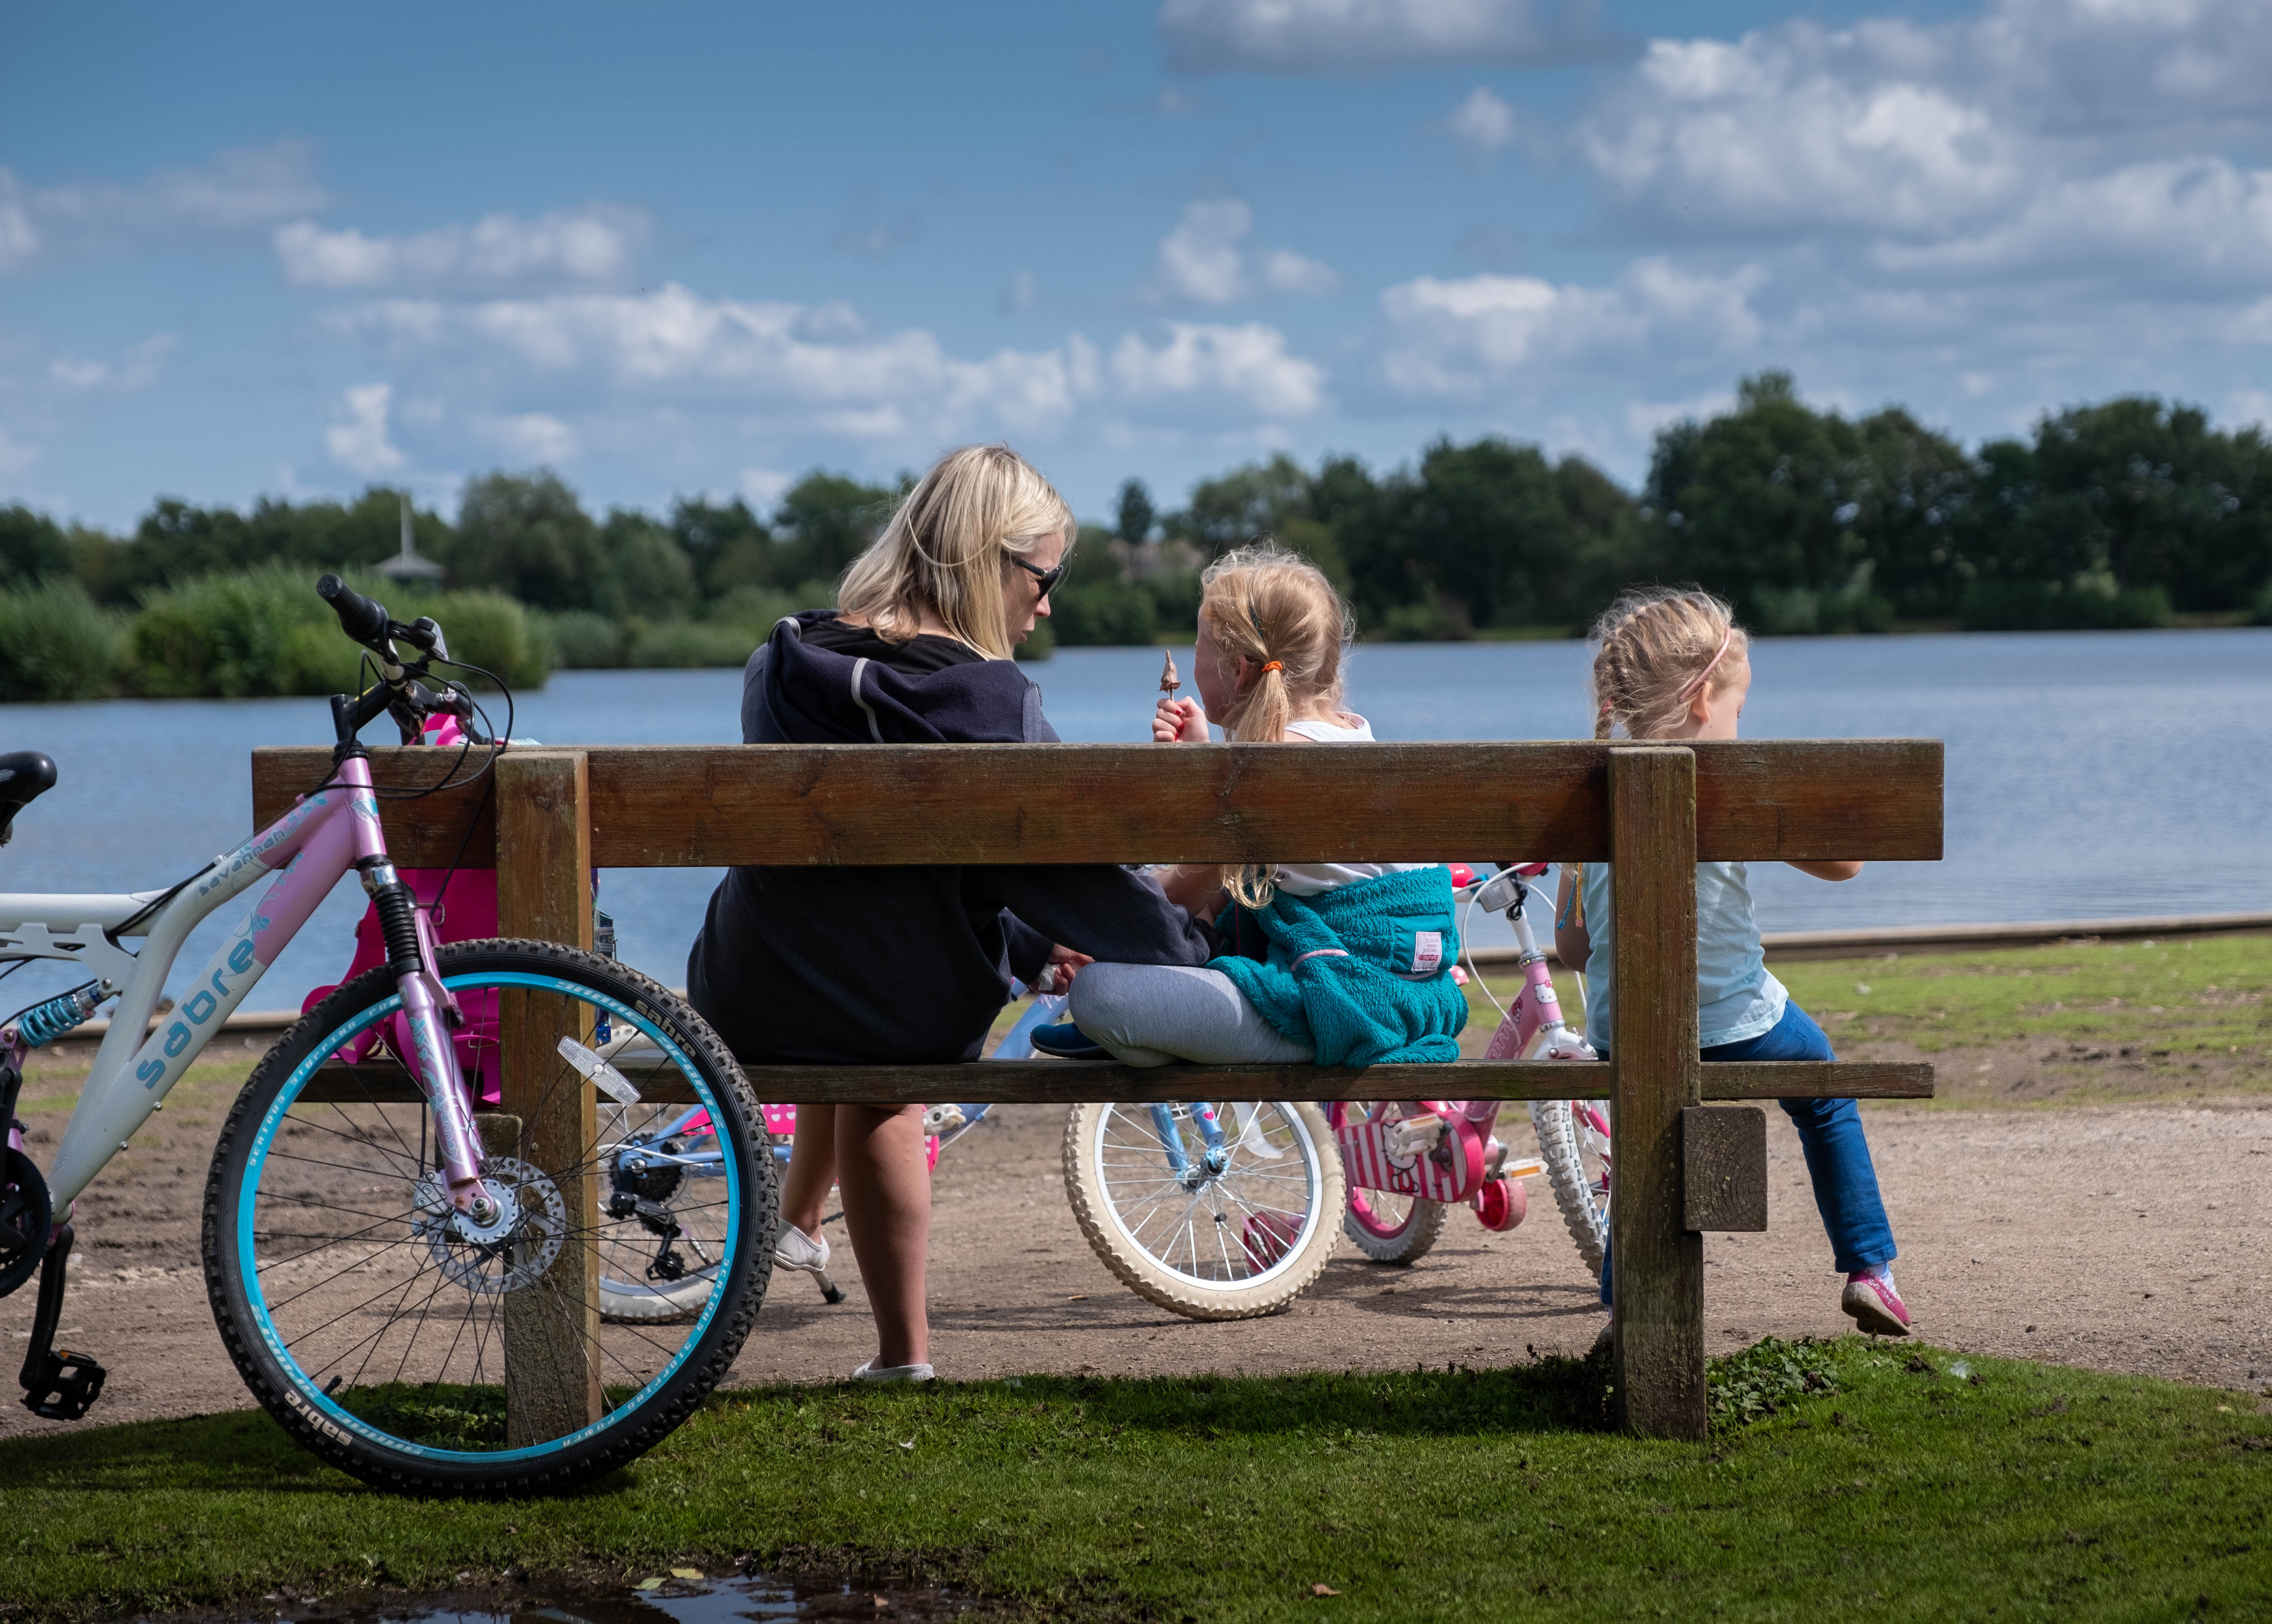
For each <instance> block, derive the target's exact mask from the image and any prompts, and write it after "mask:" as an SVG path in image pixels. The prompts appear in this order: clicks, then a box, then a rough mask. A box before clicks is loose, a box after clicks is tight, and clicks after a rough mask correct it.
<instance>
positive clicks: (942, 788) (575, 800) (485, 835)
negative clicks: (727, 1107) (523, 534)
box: [253, 740, 1942, 1438]
mask: <svg viewBox="0 0 2272 1624" xmlns="http://www.w3.org/2000/svg"><path fill="white" fill-rule="evenodd" d="M454 757H455V752H450V753H448V754H447V755H445V753H443V752H440V751H435V750H427V749H411V750H400V749H381V750H375V751H373V752H372V769H373V775H374V777H375V778H376V779H377V782H378V783H379V784H380V785H381V786H395V787H411V786H417V787H424V786H427V785H430V784H431V783H433V782H434V781H435V780H436V778H437V777H438V776H439V774H440V772H441V771H442V769H443V768H444V767H445V765H446V764H448V763H449V762H450V761H451V760H452V759H454ZM328 759H329V755H328V752H326V751H324V750H320V749H264V750H259V751H257V752H255V754H254V756H253V817H254V820H255V823H256V826H258V824H259V823H264V822H265V821H266V820H268V819H271V818H273V817H275V816H278V815H279V814H280V812H281V811H282V810H283V809H284V808H286V807H288V805H289V804H290V802H291V799H292V796H293V795H294V794H295V793H297V792H298V791H300V790H303V789H304V788H305V787H307V786H309V785H311V784H314V783H317V782H319V781H321V779H322V778H323V777H324V776H325V771H326V768H327V765H328ZM1941 781H1942V752H1941V746H1940V744H1939V741H1933V740H1852V741H1725V742H1709V743H1707V742H1697V743H1693V744H1685V745H1678V746H1673V745H1663V744H1626V743H1614V744H1612V743H1596V742H1573V743H1536V744H1376V745H1359V746H1347V745H1344V746H1337V747H1334V748H1332V749H1302V748H1300V747H1298V746H1297V747H1290V748H1289V747H1286V746H1278V745H1269V746H1262V745H1230V744H1225V745H1200V746H1183V747H1179V748H1177V749H1172V750H1163V749H1159V748H1157V747H1156V746H1142V745H1136V746H1122V745H932V746H887V745H819V746H797V745H716V746H668V745H666V746H622V745H595V746H592V747H590V748H587V749H532V750H527V751H520V750H515V751H512V752H510V753H508V754H507V755H506V756H504V757H503V758H502V759H501V760H500V761H499V762H498V764H497V784H496V786H495V791H494V793H493V794H491V795H490V797H489V800H488V801H487V803H486V805H482V804H481V803H482V794H481V792H480V791H478V790H473V791H463V790H461V791H453V792H449V793H442V794H437V795H434V796H430V797H428V798H425V799H421V800H415V801H386V802H385V803H384V813H385V821H386V829H387V838H388V841H389V844H390V846H391V848H392V853H393V855H394V858H395V860H396V861H397V862H398V863H399V864H401V865H402V866H404V867H415V868H443V867H446V866H447V865H448V864H449V863H450V862H451V861H452V859H453V858H456V857H457V855H458V853H459V851H460V841H461V840H465V841H466V844H465V846H464V856H463V858H462V859H461V861H462V862H463V864H464V865H465V866H467V867H476V868H478V867H489V866H492V865H493V866H495V867H496V868H497V891H498V908H499V918H500V921H501V929H502V930H503V931H504V934H505V935H515V936H534V937H538V938H543V939H549V940H552V941H557V942H571V943H575V944H579V945H582V946H585V947H589V946H590V945H591V933H592V899H591V892H590V888H589V884H588V882H587V875H589V873H590V871H591V870H592V869H593V868H595V867H596V868H674V867H684V868H719V867H726V866H730V865H738V864H761V865H780V866H789V867H794V866H804V865H833V864H877V865H893V864H922V863H1025V864H1031V863H1081V862H1267V861H1327V862H1331V861H1344V862H1346V861H1376V862H1378V861H1430V860H1459V859H1474V858H1477V857H1494V858H1497V857H1505V858H1515V857H1520V858H1522V859H1525V860H1538V859H1544V860H1557V861H1561V860H1583V861H1592V862H1601V861H1614V862H1615V863H1616V872H1615V879H1614V896H1615V899H1616V908H1617V917H1618V930H1617V934H1616V938H1615V942H1616V946H1615V952H1616V955H1617V965H1616V973H1617V980H1618V1009H1619V1010H1620V1017H1619V1021H1618V1027H1619V1031H1618V1043H1617V1050H1616V1054H1615V1056H1614V1059H1613V1061H1612V1062H1611V1064H1609V1065H1605V1066H1603V1067H1600V1068H1590V1067H1573V1066H1569V1065H1560V1064H1553V1063H1549V1062H1495V1061H1480V1060H1476V1061H1458V1062H1452V1063H1451V1064H1448V1065H1440V1066H1375V1067H1371V1068H1370V1069H1328V1068H1323V1067H1314V1066H1222V1067H1198V1066H1172V1067H1163V1068H1160V1069H1132V1068H1126V1067H1121V1066H1116V1065H1108V1064H1088V1063H1066V1062H1055V1063H1048V1064H1042V1063H1036V1062H983V1063H978V1064H973V1065H955V1066H845V1067H806V1066H787V1067H784V1066H753V1067H751V1068H749V1069H748V1070H749V1073H750V1079H751V1084H753V1085H754V1086H755V1088H756V1091H757V1093H758V1096H759V1098H760V1099H775V1100H789V1101H795V1102H796V1103H799V1104H813V1103H826V1102H833V1101H846V1100H849V1101H866V1102H873V1103H879V1104H889V1103H898V1102H905V1101H936V1100H941V1099H956V1100H970V1101H984V1102H989V1103H992V1102H1013V1101H1022V1102H1039V1103H1048V1104H1065V1105H1072V1104H1075V1103H1079V1102H1080V1101H1084V1100H1103V1099H1112V1100H1130V1101H1151V1100H1180V1099H1357V1098H1363V1099H1397V1098H1417V1097H1423V1096H1424V1097H1428V1098H1446V1097H1448V1098H1454V1099H1558V1098H1589V1097H1590V1098H1605V1099H1610V1100H1611V1102H1612V1107H1613V1108H1612V1115H1611V1121H1612V1133H1613V1143H1612V1146H1611V1154H1612V1158H1613V1160H1614V1163H1615V1166H1616V1167H1617V1196H1616V1200H1615V1202H1614V1203H1612V1208H1611V1221H1612V1223H1613V1225H1614V1226H1615V1229H1614V1246H1615V1249H1616V1254H1617V1271H1618V1291H1617V1307H1616V1311H1615V1314H1614V1315H1613V1316H1612V1321H1611V1323H1612V1326H1613V1342H1614V1346H1615V1368H1614V1374H1613V1376H1612V1381H1613V1382H1614V1384H1615V1388H1616V1402H1617V1405H1618V1413H1619V1415H1620V1418H1621V1419H1622V1421H1623V1423H1624V1425H1625V1426H1626V1427H1628V1428H1629V1429H1631V1430H1633V1431H1635V1432H1638V1433H1643V1434H1655V1435H1661V1436H1668V1437H1679V1438H1700V1437H1702V1436H1703V1435H1704V1434H1705V1432H1706V1427H1707V1421H1706V1416H1707V1409H1706V1389H1705V1376H1704V1332H1703V1239H1702V1233H1701V1232H1702V1231H1703V1230H1704V1229H1707V1228H1721V1227H1745V1226H1750V1227H1763V1226H1764V1218H1763V1217H1762V1216H1761V1215H1763V1213H1764V1210H1765V1207H1764V1203H1765V1184H1764V1170H1763V1166H1761V1164H1760V1152H1759V1151H1758V1149H1757V1146H1758V1145H1759V1144H1763V1143H1764V1141H1763V1135H1762V1131H1761V1130H1760V1129H1757V1128H1755V1127H1754V1126H1753V1123H1754V1122H1755V1121H1756V1120H1757V1111H1756V1109H1755V1108H1749V1109H1745V1110H1744V1111H1743V1114H1742V1115H1741V1116H1739V1117H1737V1118H1736V1119H1735V1120H1733V1121H1730V1119H1729V1115H1728V1114H1726V1113H1725V1112H1715V1111H1714V1110H1712V1108H1710V1107H1708V1106H1705V1104H1704V1102H1705V1101H1707V1100H1743V1099H1820V1098H1843V1097H1865V1098H1878V1099H1892V1098H1905V1099H1917V1098H1924V1097H1928V1096H1930V1095H1931V1094H1932V1069H1931V1068H1930V1067H1927V1066H1912V1065H1873V1064H1852V1063H1839V1064H1816V1063H1794V1062H1776V1063H1751V1064H1739V1065H1715V1066H1710V1067H1707V1066H1704V1065H1702V1064H1700V1062H1699V1060H1698V1056H1697V1008H1696V921H1695V910H1696V887H1695V865H1696V863H1697V862H1699V861H1700V860H1705V861H1711V860H1739V861H1751V862H1769V861H1782V860H1791V859H1799V860H1809V859H1813V860H1836V859H1866V860H1879V861H1885V860H1938V859H1939V856H1940V852H1941ZM477 805H478V806H480V807H481V810H480V820H479V823H477V825H476V827H475V830H474V831H473V834H472V837H471V838H470V839H469V840H467V838H466V819H467V816H469V815H472V814H473V813H474V812H475V808H476V807H477ZM698 927H699V920H696V919H695V918H693V917H691V916H690V917H689V918H688V920H686V931H687V935H688V939H689V941H690V942H691V939H692V937H693V935H694V932H695V931H696V929H697V928H698ZM506 1108H507V1109H508V1110H510V1109H512V1108H513V1102H512V1100H510V1099H509V1100H508V1101H507V1102H506ZM585 1109H586V1111H587V1112H588V1110H589V1104H588V1101H587V1104H586V1106H585ZM589 1183H590V1181H587V1186H588V1185H589ZM595 1199H596V1198H595V1196H594V1193H593V1191H592V1190H591V1189H590V1188H587V1191H586V1202H587V1211H588V1210H590V1204H591V1203H592V1202H594V1200H595ZM564 1261H565V1260H564ZM558 1266H559V1265H556V1267H558ZM507 1380H508V1384H510V1382H511V1380H512V1354H511V1349H510V1348H508V1356H507Z"/></svg>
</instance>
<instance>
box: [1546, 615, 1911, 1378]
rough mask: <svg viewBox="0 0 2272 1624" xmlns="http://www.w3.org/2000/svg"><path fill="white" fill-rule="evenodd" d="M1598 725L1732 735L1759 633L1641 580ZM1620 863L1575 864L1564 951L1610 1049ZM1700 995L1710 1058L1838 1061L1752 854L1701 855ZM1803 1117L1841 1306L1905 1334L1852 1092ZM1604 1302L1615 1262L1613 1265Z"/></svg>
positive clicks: (1856, 867) (1801, 1112)
mask: <svg viewBox="0 0 2272 1624" xmlns="http://www.w3.org/2000/svg"><path fill="white" fill-rule="evenodd" d="M1589 641H1591V643H1592V644H1593V645H1594V651H1595V652H1594V672H1593V700H1594V736H1595V737H1596V738H1597V739H1610V738H1615V737H1617V736H1618V735H1619V734H1623V735H1624V736H1625V737H1626V738H1629V739H1664V740H1679V739H1732V738H1734V737H1736V731H1737V723H1738V719H1740V718H1741V717H1742V715H1743V711H1744V700H1745V697H1746V696H1747V695H1748V694H1749V693H1750V692H1751V687H1752V666H1751V640H1750V639H1749V638H1748V637H1745V635H1744V629H1743V628H1742V627H1740V626H1738V625H1737V624H1736V621H1735V616H1734V615H1733V613H1732V612H1731V611H1730V609H1729V607H1728V606H1727V605H1726V604H1724V603H1723V602H1721V601H1720V600H1719V599H1717V598H1715V597H1713V596H1712V595H1711V594H1710V593H1709V592H1698V591H1694V590H1690V591H1686V592H1682V591H1677V590H1674V589H1672V588H1669V587H1661V586H1651V587H1634V588H1631V589H1629V590H1627V591H1626V592H1624V593H1622V594H1621V595H1620V596H1619V597H1618V600H1617V601H1616V602H1615V603H1613V604H1611V606H1610V608H1609V612H1608V613H1607V614H1605V615H1603V616H1602V618H1601V619H1600V620H1599V621H1597V622H1595V624H1594V629H1593V632H1592V635H1591V637H1590V638H1589ZM1791 867H1792V868H1797V869H1798V870H1799V871H1800V872H1801V873H1804V874H1811V875H1813V876H1814V877H1815V878H1817V879H1819V880H1850V879H1852V878H1853V877H1854V876H1855V875H1857V874H1859V873H1860V872H1861V871H1862V865H1861V864H1860V863H1857V862H1794V863H1792V864H1791ZM1610 897H1611V889H1610V867H1609V865H1608V864H1606V863H1588V864H1585V865H1583V866H1582V868H1579V869H1578V870H1577V871H1576V872H1574V873H1573V871H1572V870H1570V869H1565V870H1564V872H1563V875H1562V882H1561V890H1560V894H1559V897H1558V901H1557V905H1556V910H1555V921H1554V945H1555V950H1556V951H1557V952H1558V954H1559V955H1560V956H1561V958H1562V962H1563V963H1564V964H1566V965H1569V966H1570V967H1571V968H1572V969H1573V970H1575V971H1577V972H1580V973H1581V975H1583V976H1584V977H1585V978H1586V1017H1587V1019H1586V1028H1587V1030H1586V1036H1587V1038H1588V1040H1590V1041H1591V1042H1592V1044H1593V1045H1594V1047H1595V1048H1596V1049H1597V1050H1599V1051H1600V1052H1601V1053H1602V1054H1603V1055H1605V1056H1606V1055H1607V1054H1609V1052H1610V1046H1611V1044H1612V1043H1613V1042H1614V1041H1615V1040H1616V1017H1617V984H1616V982H1615V980H1613V979H1612V976H1611V971H1612V969H1613V967H1614V964H1615V955H1614V954H1613V953H1612V952H1611V942H1612V938H1613V936H1614V934H1615V928H1616V922H1615V920H1614V918H1613V917H1612V915H1611V907H1610ZM1696 980H1697V987H1696V1002H1697V1027H1698V1038H1699V1042H1700V1046H1701V1047H1702V1049H1703V1057H1704V1059H1705V1060H1707V1061H1746V1060H1835V1059H1837V1058H1838V1057H1837V1055H1836V1054H1834V1053H1833V1052H1832V1050H1831V1047H1830V1040H1829V1039H1827V1038H1826V1037H1825V1036H1824V1035H1823V1032H1822V1028H1821V1027H1820V1026H1818V1025H1817V1024H1815V1023H1814V1021H1813V1019H1812V1017H1809V1016H1808V1014H1807V1013H1806V1011H1805V1010H1804V1009H1800V1008H1799V1007H1798V1005H1797V1003H1795V1002H1792V1001H1791V998H1790V994H1789V993H1787V992H1786V991H1785V990H1784V989H1783V986H1782V982H1780V981H1778V980H1775V977H1774V976H1773V975H1772V974H1770V973H1769V972H1768V967H1767V962H1766V958H1765V956H1764V954H1763V953H1762V952H1761V950H1760V931H1759V926H1758V924H1757V923H1756V922H1755V921H1754V920H1753V915H1752V893H1751V888H1750V885H1749V883H1748V880H1747V876H1746V875H1745V866H1744V865H1743V864H1742V863H1699V864H1697V865H1696ZM1780 1103H1781V1104H1782V1108H1783V1109H1784V1111H1786V1112H1787V1113H1789V1114H1790V1120H1791V1122H1792V1125H1793V1126H1794V1127H1796V1128H1797V1129H1798V1139H1799V1144H1800V1145H1801V1146H1802V1147H1803V1148H1804V1150H1805V1153H1806V1172H1807V1176H1808V1178H1809V1179H1810V1180H1811V1181H1812V1183H1813V1186H1814V1204H1815V1207H1816V1209H1817V1211H1820V1213H1821V1215H1822V1226H1823V1228H1824V1229H1825V1230H1826V1231H1827V1232H1828V1233H1829V1237H1830V1245H1831V1250H1832V1252H1833V1255H1834V1256H1835V1263H1836V1266H1837V1268H1838V1269H1839V1270H1842V1272H1843V1273H1844V1274H1845V1276H1846V1285H1845V1289H1844V1291H1843V1292H1842V1295H1841V1297H1840V1300H1839V1307H1841V1308H1842V1310H1843V1311H1844V1312H1845V1313H1846V1314H1848V1315H1850V1316H1852V1318H1853V1319H1854V1320H1855V1321H1856V1322H1858V1323H1859V1325H1860V1326H1861V1328H1862V1329H1863V1330H1865V1331H1872V1332H1874V1333H1876V1334H1878V1335H1880V1336H1888V1337H1906V1336H1907V1335H1909V1334H1910V1330H1912V1329H1914V1323H1913V1322H1912V1321H1911V1320H1910V1313H1909V1309H1908V1307H1906V1306H1905V1305H1904V1304H1903V1303H1902V1299H1901V1295H1900V1293H1899V1292H1896V1291H1895V1289H1894V1273H1893V1261H1894V1252H1895V1248H1894V1232H1893V1226H1892V1225H1891V1224H1890V1223H1888V1222H1887V1218H1886V1205H1885V1202H1884V1201H1883V1199H1882V1198H1881V1197H1880V1195H1879V1193H1878V1175H1877V1171H1876V1169H1875V1168H1874V1167H1872V1165H1871V1162H1870V1146H1869V1143H1868V1141H1867V1140H1866V1139H1865V1137H1864V1136H1863V1132H1862V1114H1861V1112H1860V1110H1859V1109H1858V1108H1857V1106H1856V1105H1855V1103H1854V1102H1853V1101H1852V1100H1850V1099H1785V1100H1782V1101H1781V1102H1780ZM1602 1300H1603V1302H1605V1303H1606V1302H1608V1301H1609V1300H1610V1265H1609V1262H1608V1260H1607V1259H1604V1260H1603V1264H1602Z"/></svg>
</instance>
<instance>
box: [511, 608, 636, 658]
mask: <svg viewBox="0 0 2272 1624" xmlns="http://www.w3.org/2000/svg"><path fill="white" fill-rule="evenodd" d="M530 618H531V619H533V620H534V622H535V623H536V628H537V630H538V631H539V632H540V633H542V636H543V637H545V638H546V639H547V640H548V641H549V643H550V644H551V645H552V663H553V665H554V666H556V667H558V668H559V669H561V670H563V671H595V670H602V669H605V668H607V667H614V666H620V665H622V664H623V663H624V629H623V627H622V626H620V625H618V624H617V622H614V621H611V620H609V618H608V617H607V616H606V615H595V614H594V613H593V612H592V611H591V610H589V609H564V610H562V611H561V612H560V613H559V614H557V615H546V614H544V613H543V612H542V611H541V610H531V611H530Z"/></svg>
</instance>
